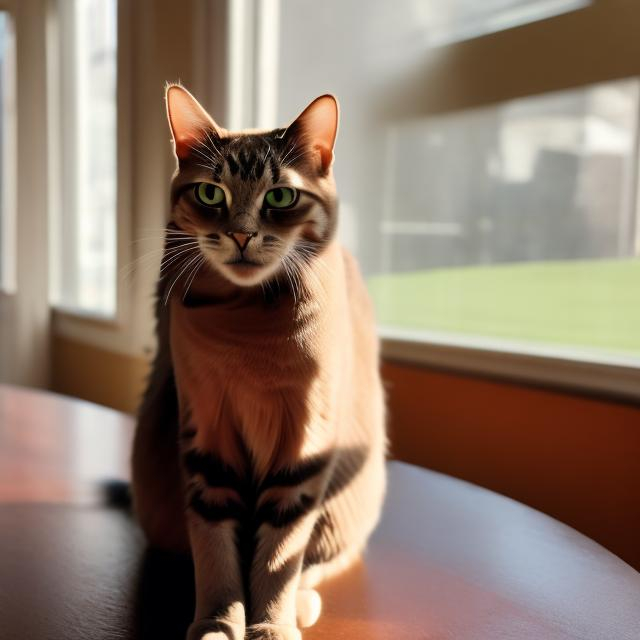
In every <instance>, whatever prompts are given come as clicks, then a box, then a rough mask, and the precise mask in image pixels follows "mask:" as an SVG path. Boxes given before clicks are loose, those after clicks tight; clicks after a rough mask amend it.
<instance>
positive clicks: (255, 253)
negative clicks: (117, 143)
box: [132, 84, 387, 640]
mask: <svg viewBox="0 0 640 640" xmlns="http://www.w3.org/2000/svg"><path fill="white" fill-rule="evenodd" d="M166 103H167V114H168V120H169V125H170V129H171V133H172V137H173V149H174V153H175V156H176V160H177V169H176V172H175V174H174V176H173V180H172V183H171V205H172V209H171V221H170V222H169V224H168V225H167V228H166V234H165V249H164V256H163V262H162V269H161V273H162V274H163V275H162V277H161V278H160V280H159V285H158V290H157V302H156V313H157V336H158V350H157V354H156V357H155V360H154V363H153V369H152V374H151V376H150V379H149V383H148V387H147V391H146V393H145V396H144V399H143V402H142V405H141V408H140V411H139V417H138V426H137V430H136V436H135V441H134V451H133V460H132V462H133V485H132V487H133V499H134V509H135V512H136V514H137V517H138V520H139V522H140V524H141V526H142V529H143V530H144V532H145V534H146V536H147V539H148V541H149V543H150V544H151V545H154V546H157V547H161V548H165V549H172V550H185V551H187V550H188V551H190V553H191V554H192V557H193V562H194V573H195V582H196V585H195V586H196V607H195V617H194V622H193V623H192V624H191V626H190V627H189V630H188V632H187V637H188V639H189V640H201V639H203V638H206V640H242V639H243V638H245V637H247V638H256V639H262V638H269V639H270V640H281V639H282V640H294V639H297V640H299V639H300V637H301V632H300V628H302V627H306V626H309V625H311V624H313V623H314V622H315V621H316V620H317V618H318V616H319V614H320V609H321V599H320V596H319V594H318V592H317V591H316V590H315V586H316V585H317V584H318V583H319V582H321V581H322V580H324V579H325V578H328V577H330V576H332V575H335V574H337V573H338V572H340V571H342V570H344V569H346V568H347V567H349V566H350V565H351V564H352V563H354V562H355V561H357V559H358V558H359V556H360V554H361V553H362V551H363V549H364V547H365V545H366V542H367V539H368V538H369V536H370V534H371V532H372V531H373V529H374V528H375V526H376V524H377V521H378V519H379V516H380V512H381V507H382V502H383V497H384V492H385V483H386V475H385V455H386V446H387V444H386V442H387V441H386V432H385V408H384V397H383V388H382V384H381V379H380V373H379V355H378V340H377V337H376V329H375V323H374V317H373V311H372V306H371V302H370V300H369V296H368V294H367V291H366V287H365V284H364V282H363V279H362V277H361V275H360V273H359V270H358V267H357V264H356V262H355V260H354V258H352V257H351V256H350V255H349V254H348V253H347V252H346V251H345V250H344V249H343V248H341V246H340V244H339V243H338V241H337V239H336V225H337V195H336V187H335V182H334V178H333V172H332V164H333V150H334V143H335V139H336V135H337V129H338V105H337V102H336V99H335V98H334V97H333V96H330V95H323V96H321V97H319V98H317V99H316V100H314V101H313V102H312V103H311V104H310V105H309V106H308V107H307V108H306V109H305V110H304V111H303V112H302V113H301V115H300V116H298V118H297V119H296V120H294V121H293V122H292V123H291V124H290V125H289V126H288V127H286V128H282V129H276V130H273V131H264V132H259V131H251V130H248V131H242V132H229V131H226V130H225V129H223V128H221V127H220V126H219V125H218V124H217V123H216V122H215V121H214V120H213V119H212V118H211V116H209V114H208V113H207V112H206V111H205V110H204V108H203V107H202V106H201V105H200V104H199V103H198V102H197V100H196V99H195V98H194V97H193V96H192V95H191V94H190V93H189V92H188V91H187V90H186V89H185V88H184V87H182V86H181V85H176V84H171V85H169V86H168V87H167V92H166Z"/></svg>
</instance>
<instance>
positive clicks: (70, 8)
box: [51, 0, 117, 317]
mask: <svg viewBox="0 0 640 640" xmlns="http://www.w3.org/2000/svg"><path fill="white" fill-rule="evenodd" d="M57 7H58V18H59V19H58V36H59V37H58V46H59V53H60V65H59V78H58V81H59V86H58V90H59V98H60V99H59V109H58V110H57V111H58V117H59V120H60V131H61V136H60V139H59V140H58V141H56V142H57V144H56V145H55V147H56V151H59V156H58V157H57V158H56V159H57V160H58V162H57V163H56V164H57V165H58V166H59V171H58V178H59V181H60V199H59V205H58V206H57V207H55V208H54V211H53V212H52V220H51V239H52V246H51V261H52V262H51V274H52V282H51V292H52V302H53V304H55V305H56V306H59V307H63V308H66V309H71V310H74V311H80V312H85V313H90V314H93V315H100V316H107V317H108V316H113V315H114V313H115V309H116V280H117V278H116V255H117V253H116V193H117V191H116V188H117V185H116V151H117V150H116V50H117V49H116V48H117V2H116V0H60V1H59V2H58V5H57Z"/></svg>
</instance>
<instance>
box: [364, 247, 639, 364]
mask: <svg viewBox="0 0 640 640" xmlns="http://www.w3.org/2000/svg"><path fill="white" fill-rule="evenodd" d="M368 284H369V290H370V291H371V294H372V296H373V299H374V301H375V304H376V309H377V316H378V323H379V324H381V325H385V326H395V327H401V328H403V329H426V330H429V331H446V332H448V333H461V334H465V335H479V336H493V337H499V338H508V339H511V340H524V341H529V342H537V343H547V344H548V343H555V344H563V345H567V346H582V347H585V346H586V347H596V348H598V349H605V350H607V351H610V352H623V353H626V354H627V355H633V356H640V259H625V260H589V261H567V262H534V263H521V264H507V265H492V266H476V267H460V268H451V269H434V270H430V271H420V272H411V273H402V274H395V275H387V276H375V277H372V278H370V279H369V281H368Z"/></svg>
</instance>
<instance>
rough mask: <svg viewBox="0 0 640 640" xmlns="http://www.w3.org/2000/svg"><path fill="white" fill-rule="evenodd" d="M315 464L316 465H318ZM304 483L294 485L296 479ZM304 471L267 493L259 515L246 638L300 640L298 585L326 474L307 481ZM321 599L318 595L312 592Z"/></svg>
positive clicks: (254, 639)
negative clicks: (298, 478) (298, 477)
mask: <svg viewBox="0 0 640 640" xmlns="http://www.w3.org/2000/svg"><path fill="white" fill-rule="evenodd" d="M314 464H316V463H314ZM296 474H299V475H300V476H302V478H303V480H302V481H301V482H300V483H299V484H298V485H295V484H293V480H294V479H295V475H296ZM306 475H307V471H305V470H304V467H300V469H298V470H296V473H295V474H288V475H287V476H283V477H282V478H281V481H282V482H284V483H286V484H291V485H292V486H282V485H280V486H278V484H277V482H278V478H277V477H276V478H275V479H274V480H273V482H274V484H273V485H272V486H271V487H270V489H269V490H268V491H265V492H264V493H263V494H262V496H261V499H260V504H259V506H258V509H257V512H256V520H257V524H258V528H257V532H256V539H255V552H254V554H253V561H252V566H251V575H250V584H249V589H250V598H249V602H250V610H249V612H248V616H247V623H248V628H247V637H248V638H250V639H251V640H300V638H301V633H300V631H299V630H298V624H303V623H301V621H300V616H299V613H300V612H299V610H298V606H297V605H298V604H299V602H300V601H299V597H298V596H299V594H298V587H299V584H300V575H301V572H302V563H303V560H304V555H305V551H306V548H307V545H308V543H309V539H310V537H311V533H312V531H313V527H314V524H315V522H316V520H317V517H318V505H319V503H320V501H321V496H322V493H323V490H324V486H325V484H326V483H325V478H324V474H318V475H317V476H313V477H311V478H306V477H305V476H306ZM308 593H309V595H312V596H315V598H316V599H317V608H318V611H317V614H316V615H315V617H317V615H318V614H319V607H320V600H319V596H318V595H317V594H316V593H315V592H308Z"/></svg>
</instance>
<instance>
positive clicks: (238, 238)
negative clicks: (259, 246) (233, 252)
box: [227, 231, 256, 251]
mask: <svg viewBox="0 0 640 640" xmlns="http://www.w3.org/2000/svg"><path fill="white" fill-rule="evenodd" d="M227 235H228V236H229V237H230V238H232V239H233V241H234V242H235V243H236V244H237V245H238V249H240V251H244V250H245V249H246V247H247V245H248V244H249V240H251V238H253V236H255V235H256V234H255V233H240V232H238V231H227Z"/></svg>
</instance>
